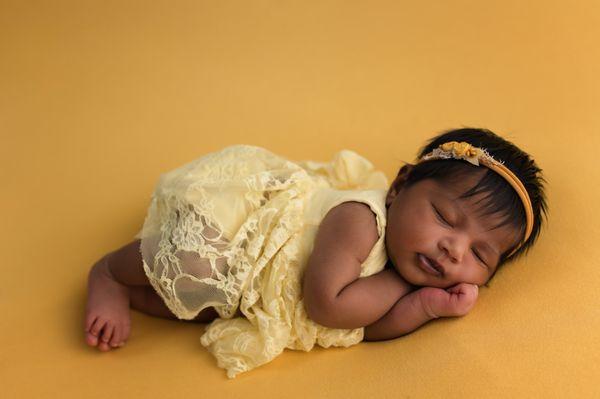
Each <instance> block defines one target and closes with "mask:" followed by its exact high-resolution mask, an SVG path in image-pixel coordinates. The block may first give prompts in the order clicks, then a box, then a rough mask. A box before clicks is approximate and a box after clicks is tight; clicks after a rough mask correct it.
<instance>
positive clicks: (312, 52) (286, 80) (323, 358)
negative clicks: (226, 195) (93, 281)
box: [0, 0, 600, 398]
mask: <svg viewBox="0 0 600 399" xmlns="http://www.w3.org/2000/svg"><path fill="white" fill-rule="evenodd" d="M598 37H600V4H599V3H598V2H597V1H594V0H590V1H575V2H573V1H550V2H548V1H541V0H536V1H527V2H524V1H521V0H503V1H497V2H489V1H487V2H477V1H465V0H462V1H447V2H444V1H435V2H429V1H426V2H412V1H411V2H408V1H405V2H399V1H385V2H384V1H352V2H347V1H333V0H332V1H305V2H289V1H252V2H249V1H176V2H175V1H167V0H160V1H147V2H143V1H57V0H55V1H35V2H34V1H17V0H15V1H7V0H2V1H1V2H0V134H1V135H2V136H1V139H2V140H1V142H0V155H1V157H0V159H1V160H2V168H1V169H0V173H1V175H0V182H1V183H0V184H1V185H2V190H1V195H0V201H1V209H2V229H1V232H0V234H1V237H0V239H1V243H2V255H3V256H2V260H1V261H0V267H1V268H2V269H1V271H2V288H1V289H0V306H1V308H0V310H1V313H2V318H1V320H2V323H1V324H0V326H1V328H0V330H1V337H2V342H1V343H0V346H1V348H2V349H1V350H0V353H1V354H2V355H1V356H0V379H1V380H0V386H1V387H2V388H1V389H2V392H3V394H2V396H3V397H6V398H8V397H10V398H13V397H19V398H25V397H31V398H38V397H61V398H69V397H73V398H82V397H85V398H103V397H108V396H113V395H116V396H113V397H128V398H135V397H144V398H149V397H163V398H171V397H177V398H182V397H183V398H185V397H198V398H200V397H207V398H210V397H212V398H217V397H219V398H221V397H232V398H242V397H243V398H254V397H262V398H275V397H281V396H282V394H286V397H288V398H296V397H297V398H300V397H309V398H313V397H327V398H337V397H339V398H359V397H361V398H362V397H366V395H368V394H373V393H374V394H376V395H377V397H381V398H388V397H390V398H392V397H393V398H422V397H445V398H454V397H456V398H459V397H460V398H464V397H510V398H515V397H561V398H564V397H573V398H575V397H576V398H581V397H593V396H595V397H598V396H600V389H599V388H598V385H597V382H598V377H600V370H599V368H598V365H599V364H600V356H599V353H600V334H599V333H598V331H600V311H599V304H600V300H599V299H600V294H599V293H600V289H599V288H598V284H599V283H600V263H599V258H600V252H599V250H598V239H599V238H600V236H599V234H598V233H599V229H598V225H599V222H600V217H599V216H598V214H597V207H598V204H599V203H600V201H599V200H600V198H599V197H600V195H599V194H600V190H599V189H598V186H597V183H598V181H599V179H600V172H599V170H600V168H599V166H598V162H599V161H598V160H597V159H596V158H597V154H598V150H597V148H598V147H599V144H600V138H599V136H598V132H599V130H600V118H599V116H598V115H600V114H599V113H598V110H599V109H600V80H599V78H598V76H599V74H598V72H599V70H600V46H598ZM462 126H475V127H485V128H489V129H491V130H493V131H495V132H497V133H500V134H502V135H504V136H505V137H507V138H508V139H510V140H512V141H514V142H515V143H516V144H517V145H520V146H522V147H523V148H525V149H526V150H528V151H529V152H531V153H532V154H534V156H535V157H536V159H537V161H538V162H539V164H540V166H541V167H542V169H543V170H544V172H545V175H546V178H547V180H548V183H549V186H548V189H549V191H548V195H549V206H550V223H549V224H548V225H547V226H546V228H545V229H544V230H543V232H542V235H541V238H540V241H539V244H538V245H537V246H536V247H534V249H533V250H532V251H531V252H530V254H529V256H528V257H526V258H525V259H523V260H522V261H519V262H518V263H515V264H513V265H511V266H509V267H507V268H506V269H504V270H502V271H501V272H499V273H498V275H497V276H496V278H495V279H494V281H493V282H492V284H491V287H490V288H483V289H482V290H480V296H479V300H478V303H477V305H476V307H475V308H474V309H473V310H472V311H471V313H469V314H468V315H467V316H465V317H462V318H452V319H440V320H436V321H434V322H431V323H429V324H427V325H425V326H424V327H422V328H421V329H419V330H417V331H416V332H414V333H413V334H411V335H408V336H405V337H403V338H399V339H396V340H393V341H387V342H379V343H361V344H359V345H357V346H354V347H351V348H347V349H344V348H334V349H317V350H314V351H312V352H309V353H304V352H293V351H286V352H285V353H284V354H283V355H281V356H280V357H278V358H277V359H275V360H274V361H273V362H271V363H270V364H267V365H265V366H262V367H260V368H258V369H256V370H253V371H251V372H249V373H245V374H243V375H240V376H239V377H238V378H236V379H235V380H228V379H227V378H226V376H225V372H224V370H222V369H220V368H218V367H217V366H216V364H215V361H214V359H213V357H212V356H211V355H210V354H209V353H208V352H207V351H206V350H205V349H204V348H203V347H202V346H201V345H200V342H199V337H200V335H201V333H202V331H203V329H204V326H203V325H201V324H193V323H183V322H177V321H170V320H166V319H159V318H154V317H151V316H147V315H145V314H142V313H139V312H137V311H133V312H132V323H133V328H132V335H131V337H130V339H129V341H128V343H127V344H126V346H125V347H124V348H122V349H120V350H117V351H113V352H108V353H102V352H99V351H98V350H95V349H92V348H90V347H88V346H87V345H86V344H85V342H84V334H83V327H82V323H83V316H84V306H85V299H86V278H87V272H88V270H89V268H90V266H91V264H92V263H93V262H94V261H96V260H97V259H98V258H99V257H100V256H102V255H103V254H105V253H106V252H108V251H112V250H114V249H116V248H118V247H120V246H121V245H124V244H125V243H127V242H129V241H131V240H132V239H133V235H134V234H135V233H136V232H137V231H138V230H139V229H140V228H141V225H142V223H143V220H144V215H145V212H146V208H147V206H148V205H149V200H150V194H151V191H152V189H153V187H154V184H155V183H156V181H157V178H158V176H159V174H160V173H163V172H165V171H168V170H171V169H173V168H175V167H178V166H180V165H182V164H184V163H186V162H188V161H190V160H192V159H194V158H196V157H198V156H201V155H202V154H205V153H207V152H211V151H215V150H218V149H220V148H222V147H224V146H226V145H230V144H234V143H246V144H254V145H259V146H264V147H266V148H268V149H269V150H271V151H273V152H275V153H277V154H281V155H284V156H287V157H290V158H293V159H313V160H319V161H328V160H330V159H331V156H332V155H333V153H334V152H335V151H337V150H339V149H342V148H348V149H351V150H354V151H357V152H358V153H360V154H361V155H364V156H365V157H367V158H368V159H370V160H371V161H372V162H373V163H374V164H375V165H376V166H377V167H378V168H380V169H381V170H383V171H384V172H385V173H386V175H387V176H388V178H389V179H390V180H391V179H392V178H393V177H394V176H395V173H396V171H397V168H398V167H399V166H400V165H401V161H410V160H412V159H413V157H414V156H415V154H416V152H417V150H418V148H419V146H421V145H422V144H424V142H425V140H426V139H428V138H429V137H431V136H432V135H434V134H437V133H439V132H440V131H442V130H445V129H450V128H458V127H462Z"/></svg>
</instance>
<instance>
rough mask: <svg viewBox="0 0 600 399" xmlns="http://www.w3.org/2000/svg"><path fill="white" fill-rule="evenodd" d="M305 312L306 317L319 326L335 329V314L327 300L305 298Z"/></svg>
mask: <svg viewBox="0 0 600 399" xmlns="http://www.w3.org/2000/svg"><path fill="white" fill-rule="evenodd" d="M304 310H305V312H306V316H307V317H308V318H309V319H310V320H312V321H314V322H315V323H317V324H320V325H322V326H323V327H329V328H335V326H334V320H333V317H331V315H332V314H333V312H332V310H331V306H330V305H329V304H328V303H327V300H324V299H323V300H318V299H317V298H312V297H310V296H309V297H305V298H304Z"/></svg>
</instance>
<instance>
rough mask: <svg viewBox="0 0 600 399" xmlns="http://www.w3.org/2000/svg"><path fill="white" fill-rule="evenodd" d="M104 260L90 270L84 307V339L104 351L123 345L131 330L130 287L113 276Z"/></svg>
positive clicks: (104, 258)
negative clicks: (86, 299)
mask: <svg viewBox="0 0 600 399" xmlns="http://www.w3.org/2000/svg"><path fill="white" fill-rule="evenodd" d="M106 260H107V257H106V256H105V257H103V258H102V259H100V260H99V261H98V262H97V263H96V264H94V266H93V267H92V269H91V270H90V273H89V278H88V301H87V305H86V310H85V335H86V338H85V340H86V343H87V344H88V345H90V346H97V347H98V349H100V350H101V351H103V352H106V351H108V350H110V349H111V347H112V348H118V347H121V346H123V345H124V344H125V341H126V340H127V338H128V337H129V332H130V331H131V317H130V314H129V289H128V288H127V287H126V286H125V285H123V284H120V283H119V282H117V281H115V280H114V279H113V277H112V275H111V274H110V271H109V269H108V263H107V261H106Z"/></svg>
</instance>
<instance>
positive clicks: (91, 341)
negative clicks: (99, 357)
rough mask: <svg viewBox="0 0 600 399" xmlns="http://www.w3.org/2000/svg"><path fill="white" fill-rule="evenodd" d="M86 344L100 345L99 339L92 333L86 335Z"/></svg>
mask: <svg viewBox="0 0 600 399" xmlns="http://www.w3.org/2000/svg"><path fill="white" fill-rule="evenodd" d="M85 342H86V343H87V344H88V345H90V346H96V345H98V337H96V336H95V335H92V333H91V332H87V333H85Z"/></svg>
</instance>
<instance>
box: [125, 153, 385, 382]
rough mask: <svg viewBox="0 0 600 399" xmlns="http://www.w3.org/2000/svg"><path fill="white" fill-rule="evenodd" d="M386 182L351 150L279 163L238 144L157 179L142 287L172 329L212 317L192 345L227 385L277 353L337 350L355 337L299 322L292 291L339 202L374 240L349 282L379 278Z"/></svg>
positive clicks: (303, 318)
mask: <svg viewBox="0 0 600 399" xmlns="http://www.w3.org/2000/svg"><path fill="white" fill-rule="evenodd" d="M388 185H389V183H388V181H387V178H386V177H385V174H384V173H383V172H381V171H379V170H375V169H374V167H373V165H372V164H371V162H369V161H368V160H367V159H365V158H364V157H362V156H360V155H359V154H357V153H356V152H354V151H350V150H341V151H339V152H338V153H336V154H335V155H334V157H333V159H332V160H331V162H318V161H312V160H307V161H298V162H294V161H292V160H288V159H285V158H284V157H282V156H279V155H277V154H274V153H272V152H271V151H269V150H268V149H265V148H262V147H257V146H251V145H247V144H238V145H232V146H228V147H226V148H223V149H221V150H219V151H215V152H213V153H210V154H205V155H203V156H201V157H199V158H198V159H195V160H193V161H191V162H188V163H186V164H185V165H182V166H180V167H178V168H176V169H174V170H172V171H169V172H167V173H164V174H162V175H161V177H160V179H159V182H158V184H157V187H156V188H155V190H154V192H153V193H152V201H151V204H150V207H149V208H148V213H147V215H146V218H145V221H144V226H143V228H142V230H141V231H140V232H139V233H138V234H136V237H135V238H140V239H141V245H140V252H141V254H142V257H143V260H142V262H143V267H144V271H145V272H146V276H147V277H148V279H149V281H150V283H151V284H152V286H153V287H154V289H155V291H156V292H157V293H158V294H159V295H160V296H161V298H162V299H163V301H164V302H165V304H166V305H167V306H168V308H169V309H170V310H171V311H172V312H173V313H174V314H175V315H176V316H177V317H178V318H180V319H185V320H191V319H193V318H194V317H196V316H197V315H198V314H199V313H200V312H201V311H202V310H203V309H205V308H207V307H209V306H213V307H214V308H215V309H216V311H217V313H218V314H219V317H218V318H217V319H215V320H214V321H213V322H212V323H210V325H208V326H207V328H206V331H205V332H204V334H203V335H202V337H201V339H200V342H201V343H202V345H203V346H205V347H206V348H207V349H208V350H209V351H210V352H211V353H212V354H213V355H214V356H215V357H216V359H217V361H218V365H219V366H220V367H223V368H225V369H226V370H227V376H228V377H229V378H234V377H235V376H236V375H238V374H239V373H242V372H245V371H249V370H252V369H253V368H255V367H257V366H260V365H262V364H265V363H267V362H270V361H271V360H273V359H274V358H275V357H276V356H278V355H280V354H281V353H282V352H283V350H284V349H286V348H289V349H295V350H303V351H307V352H308V351H310V350H311V349H312V348H313V347H314V345H315V344H318V345H320V346H322V347H324V348H328V347H330V346H343V347H348V346H351V345H355V344H357V343H359V342H360V341H361V340H362V339H363V337H364V328H355V329H333V328H326V327H324V326H321V325H319V324H317V323H314V322H313V321H312V320H310V319H309V318H308V317H307V315H306V311H305V307H304V300H303V298H302V288H301V281H302V275H303V273H304V268H305V267H306V264H307V262H308V257H309V255H310V253H311V251H312V248H313V243H314V240H315V236H316V232H317V230H318V227H319V224H320V223H321V220H322V219H323V217H325V215H326V214H327V212H328V211H329V210H330V209H331V208H332V207H333V206H335V205H338V204H340V203H342V202H345V201H359V202H363V203H365V204H367V205H368V206H369V207H370V208H371V210H372V211H373V213H374V214H375V216H376V220H377V228H378V234H379V239H378V240H377V242H376V244H375V245H374V246H373V248H372V249H371V252H370V254H369V256H368V257H367V258H366V259H365V261H364V262H363V263H362V264H361V273H360V277H365V276H370V275H372V274H375V273H378V272H380V271H381V270H383V268H384V267H385V264H386V262H387V255H386V250H385V245H384V242H385V225H386V209H385V195H386V192H387V188H388Z"/></svg>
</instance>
